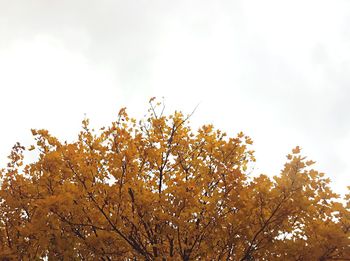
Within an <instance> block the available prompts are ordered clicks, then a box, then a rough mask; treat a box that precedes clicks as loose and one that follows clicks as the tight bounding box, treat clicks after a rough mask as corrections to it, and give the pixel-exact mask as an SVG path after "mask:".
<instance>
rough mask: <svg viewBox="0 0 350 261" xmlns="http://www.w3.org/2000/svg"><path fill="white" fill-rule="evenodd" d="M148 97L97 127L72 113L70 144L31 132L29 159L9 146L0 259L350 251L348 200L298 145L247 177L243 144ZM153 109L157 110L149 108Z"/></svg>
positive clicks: (248, 154)
mask: <svg viewBox="0 0 350 261" xmlns="http://www.w3.org/2000/svg"><path fill="white" fill-rule="evenodd" d="M158 106H159V104H154V99H151V100H150V110H149V116H147V118H146V120H144V121H140V122H139V123H137V122H136V121H135V120H134V119H132V118H129V116H128V115H127V113H126V110H125V108H124V109H121V110H120V112H119V115H118V119H117V120H116V121H115V122H113V123H112V124H111V126H109V127H108V128H101V129H100V130H99V131H94V130H91V129H90V127H89V121H88V120H84V121H83V126H82V131H81V132H80V134H79V137H78V139H77V141H75V142H73V143H67V142H60V141H59V140H58V139H57V138H55V137H53V136H52V135H50V134H49V132H48V131H46V130H33V131H32V132H33V135H34V137H35V141H36V145H35V146H32V147H31V148H30V150H32V149H35V150H36V151H38V153H39V156H38V159H37V160H36V161H35V162H33V163H31V164H26V165H24V164H23V151H25V150H26V149H25V148H24V147H22V146H21V145H20V144H16V145H15V146H14V148H13V150H12V152H11V155H10V162H9V164H8V166H7V168H5V169H3V170H2V185H1V190H0V198H1V204H0V212H1V215H0V257H1V258H2V260H12V259H13V260H39V259H43V258H45V257H46V258H49V260H97V259H101V260H240V261H243V260H320V261H321V260H350V247H349V245H350V239H349V230H350V211H349V209H350V200H349V199H350V197H349V196H347V198H345V199H344V202H345V204H342V203H340V201H339V196H338V195H337V194H335V193H334V192H332V191H331V189H330V187H329V183H330V181H329V179H327V178H326V177H324V174H322V173H319V172H317V171H316V170H313V169H311V167H310V166H311V165H312V164H313V162H312V161H307V160H306V158H305V157H302V156H300V149H299V147H297V148H295V149H294V150H293V153H292V154H291V155H288V161H287V163H286V164H285V167H284V169H283V170H282V172H281V174H280V175H278V176H274V177H272V178H270V177H268V176H266V175H260V176H258V177H250V175H248V169H247V168H248V167H249V164H250V163H251V162H253V161H255V159H254V155H253V151H252V150H251V149H250V147H251V144H252V141H251V139H250V138H249V137H247V136H245V135H244V134H243V133H239V134H238V135H237V137H235V138H229V137H227V135H226V134H225V133H223V132H221V131H220V130H217V129H215V128H214V127H213V126H212V125H204V126H203V127H201V128H200V129H199V130H198V131H197V132H194V131H193V130H192V129H191V127H190V124H189V116H188V117H185V116H184V115H183V114H182V113H180V112H175V113H174V114H172V115H169V116H165V115H163V110H159V107H158ZM159 111H161V112H159Z"/></svg>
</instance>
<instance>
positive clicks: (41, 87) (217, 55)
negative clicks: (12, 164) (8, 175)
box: [0, 0, 350, 193]
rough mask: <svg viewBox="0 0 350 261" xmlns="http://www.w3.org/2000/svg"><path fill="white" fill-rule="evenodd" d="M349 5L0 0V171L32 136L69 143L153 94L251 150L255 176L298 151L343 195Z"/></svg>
mask: <svg viewBox="0 0 350 261" xmlns="http://www.w3.org/2000/svg"><path fill="white" fill-rule="evenodd" d="M349 46H350V1H348V0H344V1H341V0H329V1H322V0H302V1H301V0H294V1H284V0H275V1H272V0H264V1H261V0H256V1H252V0H236V1H235V0H230V1H229V0H228V1H219V0H215V1H204V0H197V1H190V0H183V1H180V0H177V1H171V0H169V1H167V0H159V1H146V0H138V1H133V0H130V1H129V0H128V1H117V0H113V1H112V0H99V1H87V0H61V1H48V0H41V1H31V0H23V1H16V0H11V1H5V0H0V124H1V135H0V160H1V162H3V163H4V164H0V165H1V166H4V165H5V160H6V156H7V155H8V154H9V152H10V149H11V147H12V145H13V144H14V143H15V142H16V141H20V142H22V143H23V144H25V145H28V144H30V143H31V141H32V140H31V136H30V131H29V130H30V128H46V129H49V130H50V131H51V132H52V133H53V134H54V135H57V136H59V137H60V138H61V139H68V140H71V139H72V138H74V137H75V136H76V134H77V133H78V131H79V128H80V122H81V120H82V119H83V117H84V113H86V114H87V116H88V117H89V118H90V119H91V121H92V123H93V124H94V125H96V126H101V125H103V124H107V123H109V122H110V121H111V120H113V119H114V117H115V116H116V113H117V111H118V110H119V108H120V107H123V106H127V107H128V108H129V111H130V112H131V113H132V114H133V116H136V117H140V116H142V115H143V114H144V112H145V110H146V108H147V102H148V99H149V98H150V97H152V96H157V97H162V96H164V97H165V101H166V104H167V108H168V112H171V111H172V110H174V109H181V110H183V111H184V112H191V111H192V109H193V108H194V107H195V106H196V105H197V104H198V103H199V102H200V105H199V108H198V109H197V111H196V113H195V114H194V116H193V118H192V121H193V124H194V125H195V126H198V125H199V124H204V123H213V124H214V125H215V126H216V127H218V128H220V129H223V130H225V131H227V132H228V133H229V134H230V135H234V134H235V133H237V132H238V131H241V130H242V131H244V132H245V133H246V134H248V135H250V136H251V137H252V138H253V140H254V141H255V144H254V149H255V150H256V156H257V163H256V165H255V171H256V172H259V173H260V172H262V173H268V174H278V173H279V170H280V169H281V168H282V167H283V164H284V162H285V155H286V154H288V153H289V152H290V150H291V149H292V148H293V147H295V146H296V145H300V146H301V147H302V148H303V154H305V155H307V156H308V157H309V158H310V159H313V160H316V161H317V165H316V168H317V169H318V170H320V171H324V172H326V174H327V175H328V176H329V177H331V178H332V180H333V184H334V185H333V186H334V188H335V189H336V191H337V192H340V193H344V192H345V191H346V190H345V188H346V185H350V182H349V180H350V179H349V178H348V176H349V174H350V161H349V160H348V156H349V147H350V116H349V113H350V102H349V100H350V87H349V84H350V77H349V75H350V48H349Z"/></svg>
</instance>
